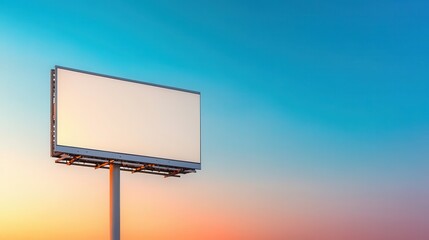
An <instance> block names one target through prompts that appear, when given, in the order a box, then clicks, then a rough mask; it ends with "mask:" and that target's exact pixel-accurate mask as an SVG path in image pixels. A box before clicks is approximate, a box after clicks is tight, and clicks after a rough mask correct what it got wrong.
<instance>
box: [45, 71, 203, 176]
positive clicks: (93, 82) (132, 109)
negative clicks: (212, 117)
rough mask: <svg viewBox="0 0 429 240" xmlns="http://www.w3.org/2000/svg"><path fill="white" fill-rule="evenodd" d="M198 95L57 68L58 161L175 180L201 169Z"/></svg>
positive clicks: (54, 121)
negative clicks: (161, 176) (112, 166)
mask: <svg viewBox="0 0 429 240" xmlns="http://www.w3.org/2000/svg"><path fill="white" fill-rule="evenodd" d="M200 109H201V108H200V93H199V92H196V91H190V90H184V89H179V88H173V87H167V86H161V85H156V84H150V83H144V82H139V81H134V80H129V79H124V78H118V77H112V76H107V75H102V74H97V73H91V72H86V71H81V70H76V69H72V68H66V67H61V66H56V67H55V69H52V70H51V156H52V157H57V158H58V159H57V160H56V162H57V163H65V164H68V165H71V164H73V165H79V166H88V167H95V168H108V166H107V165H108V164H111V163H115V164H118V165H120V166H121V170H127V171H132V172H145V173H153V174H162V175H167V176H177V174H181V173H190V172H195V170H197V169H201V114H200Z"/></svg>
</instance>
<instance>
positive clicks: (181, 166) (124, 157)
mask: <svg viewBox="0 0 429 240" xmlns="http://www.w3.org/2000/svg"><path fill="white" fill-rule="evenodd" d="M58 69H64V70H68V71H73V72H79V73H83V74H89V75H94V76H99V77H105V78H109V79H112V80H119V81H127V82H132V83H137V84H144V85H149V86H153V87H159V88H165V89H170V90H176V91H182V92H188V93H192V94H198V95H199V96H200V102H199V105H200V106H199V108H200V109H199V110H200V162H199V163H195V162H187V161H182V160H176V159H167V158H159V157H151V156H144V155H134V154H127V153H118V152H110V151H104V150H97V149H86V148H79V147H72V146H62V145H57V142H56V140H57V117H58V116H57V106H58V105H57V101H58V99H57V91H58V88H57V86H58V80H57V76H58ZM50 122H51V136H50V137H51V156H52V157H60V156H64V155H65V156H69V157H70V158H69V159H68V160H67V158H66V157H63V158H62V160H61V161H57V163H65V162H66V163H67V164H69V162H70V159H73V156H86V157H87V158H86V161H85V162H84V163H94V164H96V166H98V165H97V164H100V163H97V161H93V160H94V159H96V158H99V159H101V160H103V161H104V162H106V161H107V162H108V161H110V160H116V161H120V162H121V164H122V165H124V163H130V164H131V166H134V165H135V164H140V165H141V166H143V167H141V166H140V167H136V169H137V168H145V167H144V166H147V165H148V164H149V165H156V166H160V168H156V167H155V168H153V169H155V171H156V169H161V170H162V171H161V172H166V173H167V174H168V175H169V174H171V173H172V172H176V173H188V172H185V171H184V170H195V169H196V170H201V162H202V161H201V93H200V92H197V91H192V90H186V89H181V88H175V87H169V86H163V85H158V84H153V83H147V82H142V81H136V80H131V79H126V78H120V77H115V76H109V75H105V74H99V73H94V72H89V71H83V70H78V69H73V68H68V67H62V66H58V65H55V69H52V70H51V121H50ZM78 159H79V160H77V161H76V163H78V162H80V163H82V162H83V161H82V160H81V159H84V158H81V157H79V158H78ZM116 161H115V162H116ZM73 162H74V161H73ZM133 164H134V165H133ZM69 165H70V164H69ZM124 166H125V165H124ZM121 170H127V169H126V167H123V168H121ZM165 170H166V171H165ZM162 175H165V174H162Z"/></svg>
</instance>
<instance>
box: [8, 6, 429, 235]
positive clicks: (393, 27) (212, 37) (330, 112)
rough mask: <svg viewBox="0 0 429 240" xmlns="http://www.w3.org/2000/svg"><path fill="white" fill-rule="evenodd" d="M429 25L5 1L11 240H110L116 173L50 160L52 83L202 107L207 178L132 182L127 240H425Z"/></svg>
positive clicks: (362, 17) (307, 12)
mask: <svg viewBox="0 0 429 240" xmlns="http://www.w3.org/2000/svg"><path fill="white" fill-rule="evenodd" d="M296 2H298V3H296ZM428 9H429V2H428V1H417V0H411V1H374V0H372V1H332V0H327V1H316V0H309V1H293V2H292V1H291V2H288V1H259V2H258V1H93V2H92V1H91V2H89V1H64V2H63V1H28V2H23V1H2V0H0V239H107V238H108V236H109V231H108V230H109V202H108V201H109V198H108V194H109V192H108V190H109V188H108V171H106V170H94V169H90V168H78V167H73V166H64V165H59V164H55V163H54V159H52V158H50V156H49V70H50V69H51V68H52V67H54V65H63V66H67V67H72V68H77V69H82V70H87V71H93V72H99V73H104V74H108V75H113V76H120V77H125V78H130V79H136V80H142V81H146V82H153V83H157V84H163V85H170V86H175V87H179V88H189V89H194V90H198V91H200V92H201V93H202V170H201V171H199V172H198V173H197V174H191V175H186V176H184V177H182V178H180V179H176V178H167V179H164V178H162V177H159V176H151V175H143V174H130V173H127V172H124V173H122V175H121V178H122V179H121V187H122V189H121V191H122V192H121V221H122V222H121V235H122V239H172V238H174V239H191V240H192V239H198V240H199V239H208V240H210V239H225V240H229V239H231V240H233V239H236V240H253V239H254V240H259V239H270V240H271V239H272V240H280V239H282V240H285V239H287V240H384V239H386V240H404V239H413V240H424V239H429V161H428V157H429V146H428V145H429V94H428V92H429V44H428V43H429V24H428V23H429V12H428Z"/></svg>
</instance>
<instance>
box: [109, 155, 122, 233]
mask: <svg viewBox="0 0 429 240" xmlns="http://www.w3.org/2000/svg"><path fill="white" fill-rule="evenodd" d="M119 168H120V166H119V165H115V164H114V163H111V164H110V239H111V240H120V238H121V234H120V222H121V221H120V215H121V211H120V192H121V191H120V169H119Z"/></svg>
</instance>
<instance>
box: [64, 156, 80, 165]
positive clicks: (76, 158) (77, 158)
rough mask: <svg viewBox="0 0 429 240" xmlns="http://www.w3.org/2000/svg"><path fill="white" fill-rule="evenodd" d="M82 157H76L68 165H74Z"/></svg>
mask: <svg viewBox="0 0 429 240" xmlns="http://www.w3.org/2000/svg"><path fill="white" fill-rule="evenodd" d="M81 157H82V156H75V157H73V158H72V159H70V160H69V161H68V162H67V165H69V166H70V165H72V164H73V163H74V162H75V161H76V160H79V159H80V158H81Z"/></svg>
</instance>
